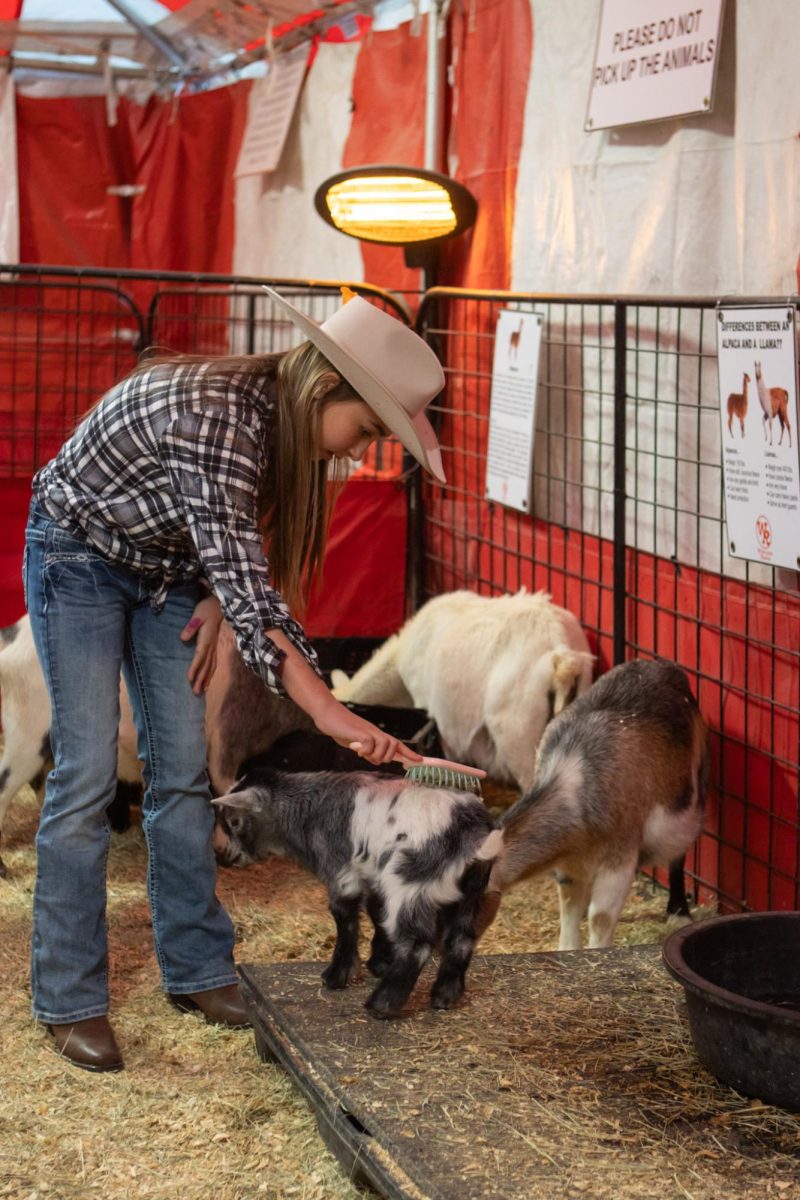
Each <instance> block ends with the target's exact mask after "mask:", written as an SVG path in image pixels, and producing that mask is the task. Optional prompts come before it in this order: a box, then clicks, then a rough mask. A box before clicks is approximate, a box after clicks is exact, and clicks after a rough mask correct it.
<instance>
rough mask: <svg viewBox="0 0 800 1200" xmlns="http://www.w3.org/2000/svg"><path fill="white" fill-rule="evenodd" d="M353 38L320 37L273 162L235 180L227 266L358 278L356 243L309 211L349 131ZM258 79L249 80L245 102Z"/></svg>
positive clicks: (360, 261)
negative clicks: (271, 167)
mask: <svg viewBox="0 0 800 1200" xmlns="http://www.w3.org/2000/svg"><path fill="white" fill-rule="evenodd" d="M359 45H360V44H359V43H357V42H353V43H348V44H345V45H336V44H333V45H329V44H326V43H322V44H321V45H320V46H319V47H318V50H317V55H316V58H315V59H314V63H313V65H312V67H311V69H310V71H309V73H308V76H307V78H306V81H305V84H304V86H303V90H302V92H301V93H300V101H299V103H298V106H297V109H296V110H295V114H294V118H293V121H292V125H291V128H290V130H289V134H288V137H287V139H286V145H285V147H284V151H283V155H282V156H281V161H280V165H279V166H278V169H277V170H276V171H273V172H272V173H271V174H269V175H250V176H244V177H243V178H241V179H238V180H237V182H236V230H235V241H234V252H233V269H234V271H235V272H237V273H241V274H247V275H252V274H257V275H270V276H280V275H285V276H289V277H293V278H317V279H318V278H326V279H351V280H361V279H363V278H364V263H363V259H362V255H361V243H360V242H358V241H356V239H355V238H349V237H342V235H341V234H340V233H339V232H338V231H337V230H335V229H333V228H332V227H331V226H330V225H328V224H327V222H325V221H323V220H322V218H321V217H319V218H317V217H315V215H314V192H315V190H316V187H317V185H318V183H319V181H320V180H321V179H325V178H326V177H327V176H328V175H332V174H333V173H334V172H335V171H338V170H340V169H341V163H342V154H343V152H344V146H345V142H346V140H347V135H348V133H349V131H350V122H351V109H350V96H351V93H352V81H353V71H354V69H355V63H356V59H357V56H358V52H359ZM260 86H262V85H261V82H260V81H257V82H256V83H254V84H253V88H252V94H251V96H250V103H251V105H252V104H253V103H255V102H256V100H257V90H258V88H259V87H260Z"/></svg>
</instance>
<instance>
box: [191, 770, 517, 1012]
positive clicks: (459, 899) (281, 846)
mask: <svg viewBox="0 0 800 1200" xmlns="http://www.w3.org/2000/svg"><path fill="white" fill-rule="evenodd" d="M214 804H215V805H216V807H217V811H218V816H219V826H221V828H218V831H217V833H218V836H217V838H216V843H215V844H216V848H217V854H218V857H219V858H220V860H221V861H222V862H223V863H225V864H227V865H230V866H243V865H245V864H247V863H250V862H257V861H261V860H262V859H264V858H266V857H267V855H269V854H278V855H282V856H285V857H288V858H292V859H294V860H295V861H296V862H298V863H300V864H301V865H302V866H304V867H306V868H307V869H308V870H310V871H312V872H313V873H314V875H316V876H317V878H318V879H319V880H321V882H322V883H323V884H325V886H326V887H327V889H328V902H329V907H330V911H331V914H332V916H333V919H334V921H335V922H336V945H335V947H334V951H333V957H332V959H331V962H330V964H329V966H327V967H326V968H325V970H324V972H323V974H322V978H323V981H324V983H325V985H326V986H327V987H329V988H344V987H346V986H347V984H348V983H349V982H351V980H352V979H354V978H355V977H356V975H357V973H358V970H359V967H360V962H359V956H358V922H359V910H360V907H361V904H362V901H363V903H364V906H365V907H366V910H367V912H368V914H369V916H370V918H371V919H372V922H373V925H374V926H375V933H374V937H373V939H372V950H371V955H370V958H369V960H368V962H367V968H368V969H369V971H371V973H372V974H373V975H375V976H377V977H378V978H379V983H378V985H377V987H376V988H375V989H374V990H373V992H372V994H371V995H370V997H369V999H368V1000H367V1001H366V1006H367V1008H368V1009H369V1010H370V1012H371V1013H372V1014H373V1015H374V1016H377V1017H392V1016H397V1015H398V1014H399V1013H400V1011H401V1009H402V1008H403V1006H404V1004H405V1003H406V1001H407V999H408V997H409V996H410V994H411V991H412V989H413V987H414V984H415V983H416V981H417V978H418V977H419V973H420V971H421V970H422V967H423V966H424V964H425V962H426V961H427V959H428V958H429V956H430V954H431V951H432V949H433V948H434V946H435V945H437V944H441V955H442V957H441V965H440V966H439V971H438V974H437V976H436V980H435V982H434V984H433V989H432V991H431V1005H432V1007H433V1008H450V1007H452V1005H454V1004H455V1003H456V1002H457V1001H458V1000H459V998H460V997H461V995H462V994H463V991H464V981H465V975H466V971H467V967H468V966H469V962H470V959H471V957H472V950H473V946H474V944H475V924H476V920H477V918H478V913H479V909H480V905H481V902H482V897H483V894H484V891H485V888H486V884H487V881H488V878H489V872H490V870H491V866H492V858H493V857H494V854H495V853H496V851H497V848H498V847H499V843H500V840H501V839H500V834H499V832H498V831H497V830H495V829H494V828H493V824H492V820H491V818H490V817H489V814H488V813H487V811H486V809H485V808H484V806H483V804H482V803H481V801H480V800H479V799H478V798H477V797H476V796H473V795H471V794H469V793H465V792H455V791H448V790H445V789H443V788H429V787H424V786H421V785H419V784H416V783H415V784H409V783H407V782H406V781H405V779H403V778H397V777H396V776H386V775H375V774H368V773H362V772H350V773H345V774H334V773H332V772H314V773H310V772H309V773H301V774H286V773H283V772H280V771H273V770H270V769H258V770H254V771H252V772H251V773H249V774H248V775H246V776H244V778H243V779H241V780H240V781H239V783H238V784H237V785H236V788H235V789H234V790H233V791H232V792H230V793H229V794H228V795H226V796H221V797H220V798H219V799H217V800H215V801H214Z"/></svg>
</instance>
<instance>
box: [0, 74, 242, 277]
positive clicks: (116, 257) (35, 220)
mask: <svg viewBox="0 0 800 1200" xmlns="http://www.w3.org/2000/svg"><path fill="white" fill-rule="evenodd" d="M249 87H250V85H249V84H247V83H242V84H237V85H235V86H233V87H229V88H219V89H218V90H216V91H212V92H206V93H203V94H202V95H199V96H190V97H186V98H184V99H182V100H178V101H175V102H172V101H170V102H165V101H163V100H160V99H156V98H153V99H151V100H150V102H149V103H148V104H147V105H145V106H144V107H142V106H140V105H136V104H132V103H130V102H129V101H127V100H121V101H120V103H119V106H118V109H117V124H116V125H114V126H109V125H108V122H107V116H106V102H105V100H104V99H103V98H102V97H96V96H82V97H60V98H58V99H39V98H32V97H29V96H18V97H17V139H18V154H19V191H20V258H21V261H22V262H34V263H50V264H59V265H72V266H94V267H122V268H124V267H137V268H140V269H142V270H178V271H219V272H223V273H224V272H227V271H229V270H230V267H231V257H232V249H233V209H234V180H233V167H234V165H235V161H236V155H237V154H238V150H239V143H240V141H241V136H242V132H243V129H244V122H245V117H246V112H247V93H248V90H249ZM119 184H143V185H144V186H145V191H144V193H143V194H142V195H139V196H135V197H132V198H125V197H119V196H113V195H109V194H108V191H107V188H108V187H109V186H115V185H119Z"/></svg>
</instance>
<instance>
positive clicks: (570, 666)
mask: <svg viewBox="0 0 800 1200" xmlns="http://www.w3.org/2000/svg"><path fill="white" fill-rule="evenodd" d="M552 662H553V713H552V715H553V716H554V717H556V716H558V714H559V713H560V712H561V711H562V710H563V709H565V708H566V707H567V705H568V704H571V703H572V701H573V700H574V699H575V698H576V697H577V696H581V695H582V694H583V693H584V692H585V691H586V690H587V689H588V687H589V685H590V683H591V681H592V664H593V663H594V656H593V655H592V654H587V653H586V652H585V651H583V650H573V649H572V647H571V646H566V645H564V644H561V645H559V646H555V647H554V648H553V651H552Z"/></svg>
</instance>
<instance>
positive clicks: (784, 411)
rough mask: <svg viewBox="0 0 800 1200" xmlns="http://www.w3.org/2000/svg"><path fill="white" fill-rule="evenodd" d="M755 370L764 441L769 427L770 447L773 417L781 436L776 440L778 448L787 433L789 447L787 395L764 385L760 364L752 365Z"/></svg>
mask: <svg viewBox="0 0 800 1200" xmlns="http://www.w3.org/2000/svg"><path fill="white" fill-rule="evenodd" d="M754 366H755V369H756V387H757V388H758V398H759V400H760V401H761V407H762V409H763V410H764V441H766V440H767V426H769V444H770V446H771V445H772V422H773V421H774V419H775V417H777V418H778V420H779V421H780V423H781V436H780V438H779V439H778V445H779V446H780V444H781V442H782V441H783V435H784V432H785V431H787V430H788V432H789V445H790V446H791V444H792V427H791V425H790V424H789V393H788V392H787V391H786V388H782V387H772V388H768V387H767V385H766V384H765V383H764V380H763V378H762V375H761V363H760V362H757V363H754Z"/></svg>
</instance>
